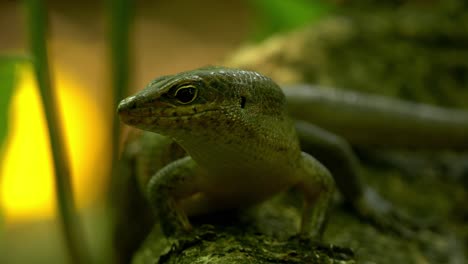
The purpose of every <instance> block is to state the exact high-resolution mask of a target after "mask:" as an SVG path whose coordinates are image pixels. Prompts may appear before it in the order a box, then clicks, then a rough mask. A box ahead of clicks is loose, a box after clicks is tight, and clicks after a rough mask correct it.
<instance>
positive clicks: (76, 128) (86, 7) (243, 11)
mask: <svg viewBox="0 0 468 264" xmlns="http://www.w3.org/2000/svg"><path fill="white" fill-rule="evenodd" d="M46 2H47V11H48V19H49V35H48V45H49V55H50V58H49V59H50V66H51V69H52V78H53V82H54V84H55V87H56V92H57V96H58V98H59V107H60V111H61V118H62V120H63V129H64V132H65V137H66V140H67V149H68V154H69V158H70V166H71V174H72V179H73V187H74V191H75V196H76V200H77V204H78V207H79V209H80V213H81V214H82V216H83V221H84V228H85V232H86V234H87V238H88V242H89V243H90V244H91V246H92V250H93V254H94V257H96V259H105V256H99V255H100V254H102V252H104V251H105V250H106V246H107V247H108V246H109V243H107V242H106V236H107V233H106V222H105V218H104V217H103V206H104V203H103V201H104V195H105V190H106V185H107V184H108V180H109V175H110V169H111V165H110V162H111V157H112V155H111V153H109V152H110V145H111V128H112V124H111V122H112V118H113V115H114V113H115V111H114V108H113V106H112V87H111V84H110V65H109V61H110V60H109V56H110V52H109V50H108V47H109V43H108V41H109V40H108V35H109V33H108V30H109V23H108V15H109V14H108V12H107V11H106V5H107V4H108V2H104V1H98V2H96V1H72V2H69V1H54V0H51V1H46ZM109 2H111V1H109ZM267 2H269V1H263V0H255V1H254V0H252V1H249V0H242V1H215V0H201V1H187V0H159V1H135V2H134V8H135V10H134V11H133V18H134V21H133V24H132V25H131V29H130V34H131V51H130V54H131V55H130V60H131V65H130V69H131V72H129V76H131V80H130V85H129V86H130V87H131V89H132V90H133V91H135V90H139V89H141V88H143V87H144V86H145V84H146V83H148V82H149V81H150V80H151V79H153V78H155V77H157V76H160V75H163V74H171V73H176V72H179V71H183V70H189V69H193V68H196V67H200V66H206V65H213V64H219V63H220V62H222V60H223V59H224V58H225V57H226V56H227V55H228V54H230V53H231V52H232V51H233V50H235V49H237V48H238V47H239V46H241V45H242V44H244V43H246V42H250V41H258V40H261V39H263V38H265V37H267V36H268V35H270V34H272V33H274V32H278V31H284V30H288V29H290V28H294V27H297V26H300V25H301V24H304V23H308V22H310V20H311V19H312V18H314V17H316V16H317V15H318V14H320V13H321V12H322V9H323V5H320V4H312V5H311V4H308V3H306V2H307V1H291V4H289V7H288V8H290V10H292V11H294V13H290V14H287V13H286V14H285V13H283V12H278V10H281V9H283V8H284V4H283V3H281V2H282V1H271V2H270V3H267ZM286 7H287V5H286ZM304 7H307V8H304ZM278 15H279V16H278ZM272 17H273V18H274V19H272ZM25 19H26V18H25V7H24V4H23V3H22V2H21V1H11V0H1V1H0V54H1V55H20V56H21V55H24V54H28V43H27V35H26V24H25V22H26V21H25ZM272 21H274V22H272ZM1 69H4V68H1ZM5 69H6V68H5ZM4 72H7V73H8V71H4ZM10 75H11V76H10ZM10 75H8V74H7V75H3V76H7V77H12V78H13V79H12V80H13V81H14V82H12V84H13V86H14V89H13V93H12V94H11V98H10V99H9V100H8V99H6V95H5V91H6V88H4V87H5V85H6V84H7V83H8V81H10V79H7V78H6V77H5V78H3V79H0V86H2V87H1V88H2V94H0V95H1V96H2V97H4V99H5V100H2V101H0V102H2V105H0V108H1V109H2V111H3V112H2V117H1V118H2V119H3V120H1V121H2V127H1V129H0V130H2V133H3V132H4V131H7V134H6V137H5V140H4V141H3V143H2V145H0V147H1V159H0V161H1V162H0V168H1V171H0V208H1V217H0V263H31V262H34V263H64V262H66V257H65V255H64V254H65V249H64V245H63V244H64V243H63V241H62V237H61V234H60V231H61V229H60V225H59V222H58V220H57V212H56V201H55V195H54V185H53V176H52V172H53V166H52V164H51V162H52V158H51V152H50V149H49V140H48V138H47V133H46V129H47V128H46V125H45V117H44V113H43V110H42V106H41V102H40V99H39V94H38V91H37V85H36V82H35V78H34V75H33V71H32V67H31V65H29V63H27V62H25V63H19V64H16V65H15V66H14V73H13V72H12V73H11V74H10ZM0 143H1V142H0Z"/></svg>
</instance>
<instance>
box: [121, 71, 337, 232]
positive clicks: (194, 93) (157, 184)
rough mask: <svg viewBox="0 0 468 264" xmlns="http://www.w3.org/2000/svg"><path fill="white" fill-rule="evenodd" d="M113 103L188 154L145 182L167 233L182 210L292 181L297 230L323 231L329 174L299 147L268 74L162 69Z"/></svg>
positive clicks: (245, 201) (242, 201)
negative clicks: (299, 213) (167, 72)
mask: <svg viewBox="0 0 468 264" xmlns="http://www.w3.org/2000/svg"><path fill="white" fill-rule="evenodd" d="M118 111H119V115H120V118H121V120H122V121H123V122H124V123H126V124H128V125H131V126H134V127H137V128H139V129H142V130H147V131H151V132H156V133H160V134H162V135H165V136H168V137H170V138H172V139H174V141H176V142H177V143H178V144H179V145H180V146H182V148H184V149H185V150H186V151H187V153H188V154H189V157H185V158H181V159H178V160H176V161H174V162H172V163H170V164H168V165H167V166H165V167H164V168H163V169H161V170H160V171H158V172H157V173H156V174H155V175H154V176H153V177H152V178H151V180H150V181H149V184H148V194H149V199H150V203H152V205H153V206H154V208H155V211H156V213H157V215H158V217H159V219H160V221H161V225H162V229H163V231H164V233H165V234H166V235H173V234H177V233H179V232H183V231H188V230H190V228H191V226H190V223H189V221H188V219H187V214H188V215H193V214H200V213H206V212H211V211H215V210H221V209H226V208H237V207H243V206H246V205H249V204H252V203H256V202H259V201H262V200H264V199H267V198H268V197H270V196H272V195H274V194H276V193H278V192H280V191H283V190H285V189H286V188H288V187H291V186H297V187H299V188H300V189H301V190H302V191H303V192H304V197H305V206H304V212H303V220H302V225H301V233H302V234H307V235H309V236H312V237H314V238H317V239H319V238H320V237H321V235H322V232H323V228H324V225H325V222H326V216H327V211H328V207H329V203H330V199H331V197H332V194H333V189H334V181H333V178H332V177H331V175H330V173H329V172H328V170H327V169H326V168H325V167H323V166H322V165H321V164H320V163H319V162H318V161H316V160H315V159H314V158H313V157H312V156H310V155H308V154H307V153H304V152H301V149H300V145H299V140H298V138H297V135H296V131H295V126H294V122H293V120H292V119H291V118H290V117H289V115H288V113H287V109H286V100H285V96H284V94H283V92H282V91H281V89H280V88H279V87H278V86H277V85H276V84H275V83H274V82H273V81H272V80H271V79H269V78H267V77H265V76H262V75H260V74H258V73H256V72H251V71H243V70H235V69H226V68H204V69H199V70H194V71H189V72H185V73H180V74H176V75H172V76H164V77H161V78H158V79H156V80H155V81H153V82H151V83H150V84H149V85H148V87H147V88H146V89H144V90H143V91H141V92H140V93H138V94H137V95H135V96H132V97H129V98H127V99H125V100H123V101H122V102H121V103H120V105H119V107H118Z"/></svg>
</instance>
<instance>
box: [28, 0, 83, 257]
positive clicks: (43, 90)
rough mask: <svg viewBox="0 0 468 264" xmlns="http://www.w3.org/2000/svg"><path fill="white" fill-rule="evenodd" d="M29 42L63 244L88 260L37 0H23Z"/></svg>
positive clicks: (43, 13)
mask: <svg viewBox="0 0 468 264" xmlns="http://www.w3.org/2000/svg"><path fill="white" fill-rule="evenodd" d="M25 3H26V7H27V18H28V21H27V26H28V33H29V42H30V43H29V44H30V49H31V53H32V57H33V59H32V60H33V65H34V71H35V74H36V79H37V83H38V86H39V92H40V96H41V99H42V103H43V107H44V112H45V116H46V120H47V127H48V133H49V139H50V146H51V149H52V157H53V163H54V164H53V166H54V171H55V174H54V176H55V189H56V195H57V203H58V213H59V216H60V220H61V224H62V229H63V234H64V237H65V242H66V246H67V249H68V253H69V256H70V259H71V262H72V263H89V260H90V258H89V257H88V254H87V252H86V250H85V247H84V245H85V243H84V239H83V237H82V235H83V233H81V232H80V231H81V228H80V222H79V218H78V214H77V211H76V208H75V203H74V198H73V190H72V185H71V176H70V169H69V165H68V159H67V153H66V151H65V145H64V144H65V140H64V138H63V133H61V126H60V117H59V111H60V110H59V109H58V104H57V103H58V102H57V98H56V94H55V93H54V91H53V89H52V83H51V78H50V72H49V65H48V59H47V46H46V34H47V32H46V10H45V7H44V2H43V1H40V0H26V1H25Z"/></svg>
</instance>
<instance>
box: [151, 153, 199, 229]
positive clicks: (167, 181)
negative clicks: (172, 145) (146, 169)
mask: <svg viewBox="0 0 468 264" xmlns="http://www.w3.org/2000/svg"><path fill="white" fill-rule="evenodd" d="M199 175H200V173H199V167H198V165H197V164H196V163H195V161H193V159H192V158H191V157H185V158H181V159H178V160H176V161H174V162H172V163H170V164H168V165H167V166H165V167H164V168H162V169H161V170H160V171H158V172H157V173H156V174H155V175H154V176H152V178H151V179H150V181H149V182H148V198H149V201H150V204H151V205H152V206H153V208H154V210H155V212H156V217H157V219H159V220H160V223H161V229H162V231H163V233H164V234H165V235H166V236H172V235H174V234H179V233H182V232H185V231H190V230H191V228H192V226H191V225H190V222H189V220H188V218H187V215H186V213H185V212H184V211H183V210H182V206H181V204H180V201H181V200H182V199H185V198H188V197H190V196H192V195H194V194H196V193H197V192H199V184H198V182H199V181H198V178H199Z"/></svg>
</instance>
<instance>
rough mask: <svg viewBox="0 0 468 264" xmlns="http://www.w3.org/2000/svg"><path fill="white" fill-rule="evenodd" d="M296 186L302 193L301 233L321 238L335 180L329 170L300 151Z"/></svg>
mask: <svg viewBox="0 0 468 264" xmlns="http://www.w3.org/2000/svg"><path fill="white" fill-rule="evenodd" d="M301 158H302V159H301V165H302V166H301V172H300V180H299V183H298V187H299V188H300V189H301V190H302V191H303V193H304V205H303V212H302V222H301V235H305V236H307V237H310V238H313V239H317V240H321V238H322V235H323V231H324V229H325V225H326V222H327V220H328V211H329V207H330V202H331V199H332V197H333V191H334V189H335V182H334V180H333V177H332V176H331V174H330V172H329V171H328V170H327V169H326V168H325V167H324V166H323V165H322V164H320V162H318V161H317V160H316V159H314V158H313V157H312V156H310V155H309V154H307V153H305V152H302V153H301Z"/></svg>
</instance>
